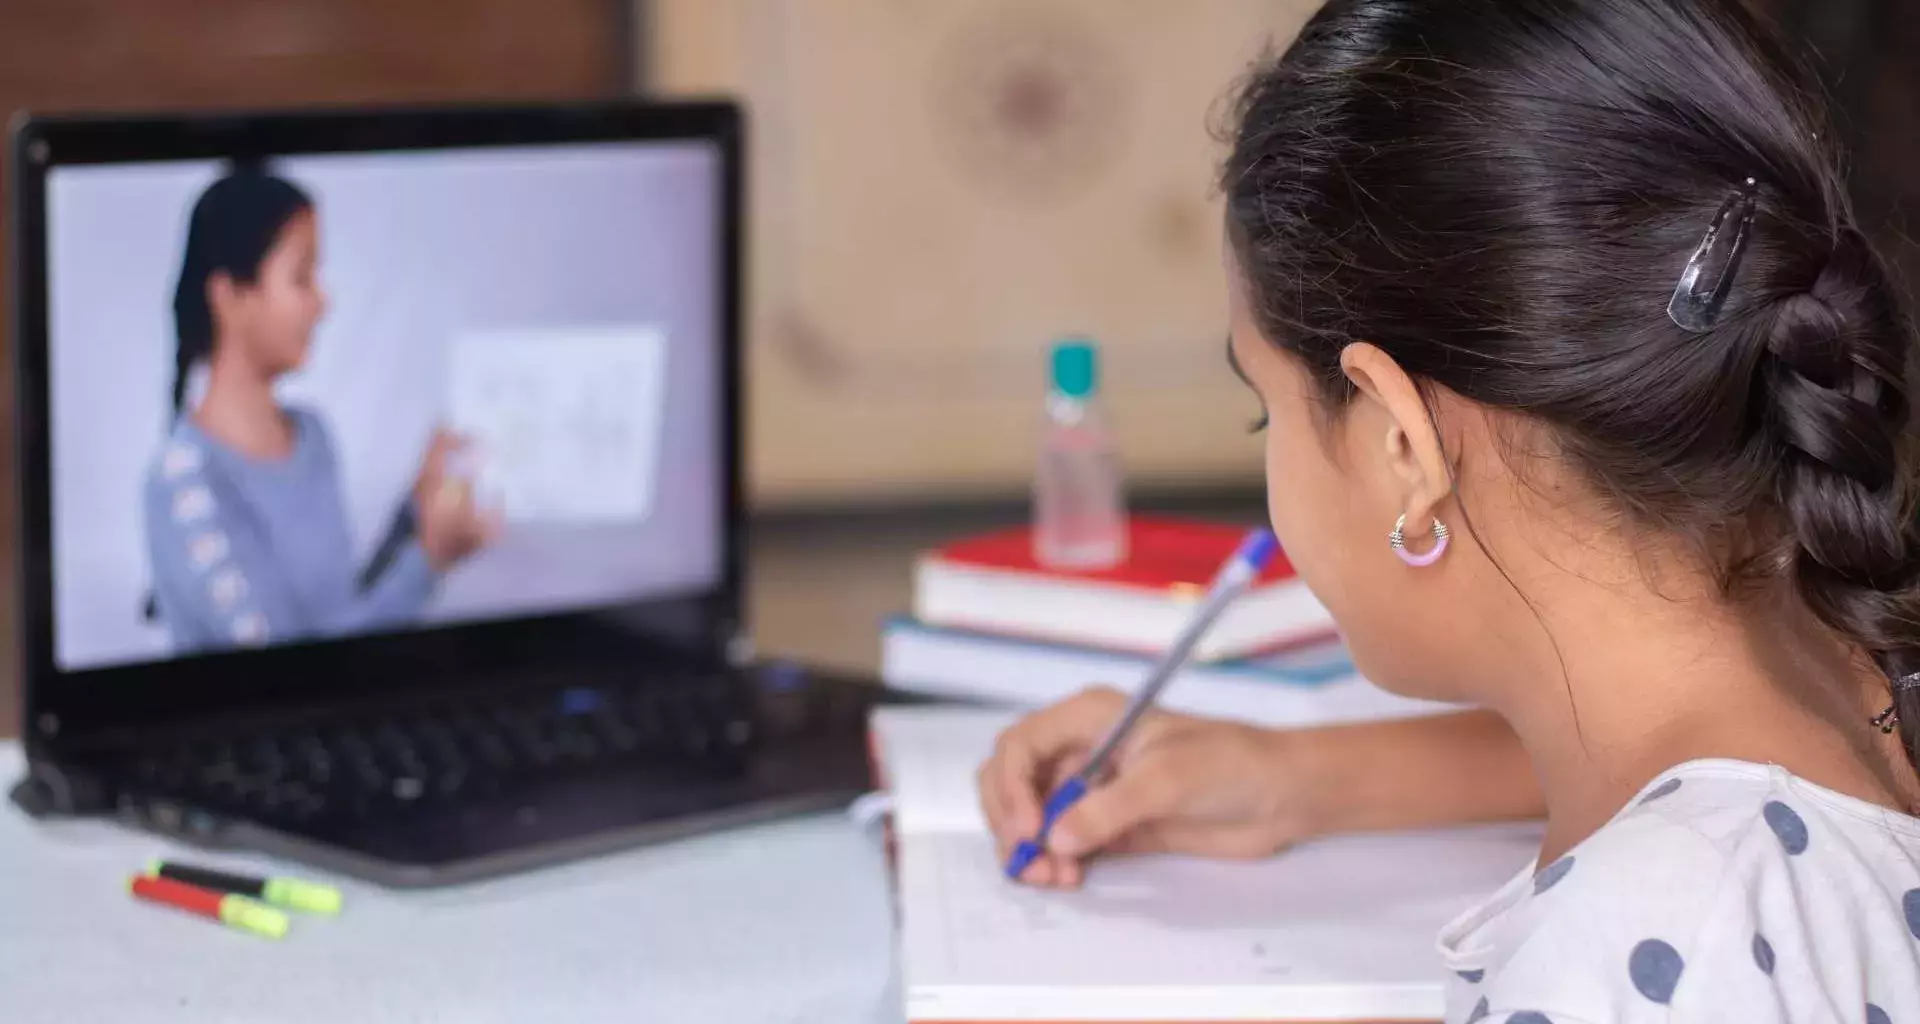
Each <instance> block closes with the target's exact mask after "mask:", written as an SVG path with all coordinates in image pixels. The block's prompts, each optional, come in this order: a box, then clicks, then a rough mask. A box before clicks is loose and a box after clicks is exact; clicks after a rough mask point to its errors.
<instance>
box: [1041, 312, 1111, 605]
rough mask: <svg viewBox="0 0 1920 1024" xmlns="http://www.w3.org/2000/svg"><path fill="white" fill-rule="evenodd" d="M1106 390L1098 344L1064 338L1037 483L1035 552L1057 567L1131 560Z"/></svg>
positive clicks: (1043, 562) (1105, 565) (1108, 564)
mask: <svg viewBox="0 0 1920 1024" xmlns="http://www.w3.org/2000/svg"><path fill="white" fill-rule="evenodd" d="M1099 390H1100V362H1099V352H1098V350H1097V349H1095V348H1094V345H1093V342H1091V341H1088V340H1086V339H1082V338H1071V339H1068V340H1065V341H1062V342H1059V343H1058V344H1056V345H1055V346H1054V348H1053V386H1052V387H1051V388H1050V389H1048V393H1047V423H1046V433H1045V437H1044V438H1043V439H1042V441H1041V446H1040V464H1039V467H1038V469H1037V471H1036V472H1035V474H1034V481H1033V527H1034V529H1033V543H1034V557H1035V558H1036V559H1037V560H1038V561H1039V562H1040V564H1041V565H1044V566H1048V567H1050V568H1056V569H1104V568H1108V567H1111V566H1114V565H1118V564H1119V563H1121V562H1124V561H1126V558H1127V509H1126V494H1125V483H1124V481H1123V480H1122V478H1121V473H1120V459H1119V456H1118V454H1117V452H1116V451H1115V449H1114V442H1113V435H1112V434H1111V433H1110V432H1109V431H1108V429H1107V424H1106V421H1105V419H1103V418H1102V416H1101V412H1100V404H1099V401H1098V396H1099Z"/></svg>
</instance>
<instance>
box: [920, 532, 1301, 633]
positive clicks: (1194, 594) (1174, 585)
mask: <svg viewBox="0 0 1920 1024" xmlns="http://www.w3.org/2000/svg"><path fill="white" fill-rule="evenodd" d="M1246 535H1247V528H1246V527H1242V526H1227V525H1222V524H1218V523H1202V522H1190V521H1185V520H1172V519H1154V518H1134V519H1133V520H1131V521H1130V523H1129V524H1128V545H1127V550H1128V557H1127V561H1126V562H1124V563H1122V564H1120V565H1118V566H1114V567H1113V568H1110V569H1100V570H1090V571H1087V570H1063V569H1053V568H1048V567H1045V566H1042V565H1041V564H1040V563H1039V561H1038V560H1037V559H1036V558H1035V557H1034V553H1033V531H1032V530H1031V529H1029V528H1025V527H1022V528H1020V529H1014V530H1006V531H1002V532H999V533H990V534H987V535H985V536H980V537H973V538H969V539H967V540H963V541H959V542H957V543H954V544H951V545H948V546H947V547H944V548H941V549H940V550H938V551H934V552H931V553H929V554H927V555H925V556H923V557H922V558H921V559H920V563H919V565H918V567H917V569H916V571H915V579H914V614H915V616H916V617H918V618H919V619H920V621H922V622H925V623H927V624H928V625H932V626H942V627H946V628H951V629H967V630H974V631H976V632H984V633H1000V634H1007V635H1012V636H1024V637H1032V638H1036V639H1043V640H1051V641H1056V642H1063V643H1070V644H1078V645H1082V646H1090V647H1105V648H1109V649H1114V650H1123V651H1135V652H1141V653H1158V652H1160V651H1161V650H1164V649H1165V648H1166V647H1167V645H1169V644H1171V643H1172V642H1173V640H1174V637H1175V636H1176V635H1177V634H1178V633H1179V632H1180V630H1181V628H1182V627H1183V626H1185V625H1186V624H1187V621H1188V619H1189V617H1191V616H1192V614H1193V609H1194V606H1195V605H1196V604H1197V603H1198V602H1199V599H1200V598H1201V596H1203V595H1204V594H1205V593H1206V588H1207V584H1208V583H1210V582H1212V580H1213V577H1214V575H1215V574H1216V573H1218V572H1219V571H1220V566H1221V565H1222V564H1223V563H1225V562H1226V560H1227V559H1228V558H1229V557H1230V556H1232V554H1233V552H1234V550H1235V549H1236V548H1238V547H1239V545H1240V542H1241V541H1242V540H1244V539H1245V538H1246ZM1333 633H1334V624H1333V617H1332V616H1331V615H1328V614H1327V610H1326V608H1325V607H1324V606H1322V605H1321V604H1320V602H1319V601H1318V600H1317V599H1316V598H1315V597H1314V596H1313V594H1312V593H1311V592H1309V591H1308V590H1307V588H1306V585H1305V584H1304V583H1302V582H1301V581H1300V578H1299V577H1298V576H1297V575H1295V574H1294V571H1293V566H1292V565H1291V564H1289V563H1288V562H1287V560H1286V557H1285V556H1284V555H1278V556H1275V558H1274V559H1273V562H1272V564H1270V565H1269V566H1268V567H1267V571H1266V573H1265V574H1264V575H1262V576H1261V578H1260V582H1259V583H1258V584H1257V585H1256V586H1254V587H1253V588H1252V589H1250V590H1248V591H1247V592H1246V594H1244V595H1242V596H1241V598H1240V599H1239V600H1238V601H1235V602H1234V603H1233V605H1232V607H1230V608H1228V609H1227V611H1226V612H1225V613H1224V614H1223V615H1221V616H1220V619H1219V621H1217V622H1216V623H1215V624H1214V626H1213V628H1212V629H1211V630H1209V631H1208V633H1207V635H1206V638H1205V639H1203V640H1202V641H1201V642H1200V646H1199V648H1198V649H1197V650H1196V651H1195V652H1194V657H1195V658H1196V659H1198V660H1200V661H1218V660H1221V659H1223V658H1244V657H1250V656H1255V655H1261V654H1269V653H1272V652H1273V651H1276V650H1279V649H1281V648H1285V647H1290V646H1293V645H1296V644H1300V643H1305V642H1309V641H1316V640H1322V639H1325V638H1327V637H1329V636H1332V635H1333Z"/></svg>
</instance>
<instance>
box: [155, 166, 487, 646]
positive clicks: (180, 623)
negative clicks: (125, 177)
mask: <svg viewBox="0 0 1920 1024" xmlns="http://www.w3.org/2000/svg"><path fill="white" fill-rule="evenodd" d="M318 251H319V226H318V223H317V221H316V218H315V211H314V205H313V201H312V200H311V199H310V198H309V197H308V196H307V195H306V194H305V193H304V192H302V191H301V190H300V189H299V188H297V187H296V186H294V185H293V184H291V183H289V182H287V181H285V180H283V179H281V178H278V177H275V176H273V175H271V174H268V173H267V172H266V171H264V170H262V169H260V168H256V167H243V168H239V169H236V170H233V171H231V172H230V173H228V174H227V175H225V176H224V177H222V178H221V179H220V180H218V181H216V182H214V184H213V185H211V186H209V187H208V188H207V190H206V191H205V192H203V193H202V194H201V196H200V198H199V200H198V202H196V203H195V205H194V208H193V214H192V218H191V220H190V222H189V225H188V229H187V242H186V254H185V258H184V259H183V261H182V265H181V270H180V281H179V286H178V289H177V291H176V293H175V295H174V320H175V327H176V334H177V337H178V349H177V351H176V354H175V360H174V379H173V410H174V418H173V426H172V429H171V431H170V433H169V435H168V436H167V438H166V440H165V442H164V443H163V444H162V445H161V449H160V453H159V455H158V456H157V458H156V459H155V461H154V463H153V465H152V467H151V468H150V470H149V471H148V474H147V480H146V494H145V518H146V532H147V548H148V553H149V557H150V558H151V560H152V569H153V581H154V598H155V601H154V610H155V611H157V613H158V616H159V618H160V620H161V621H162V622H163V623H164V624H165V625H166V627H167V629H168V631H169V632H170V633H171V634H172V636H173V640H174V644H175V647H176V648H177V649H179V650H182V651H191V650H206V649H217V648H224V647H236V646H256V645H260V644H265V643H269V642H280V641H285V640H296V639H307V638H315V637H328V636H340V635H345V634H351V633H357V632H362V631H366V630H378V629H384V628H391V627H395V626H401V625H405V624H406V623H409V622H412V621H414V620H416V619H417V618H418V617H419V615H420V613H421V610H422V609H423V608H424V607H425V605H426V603H427V601H428V600H429V599H430V598H431V596H432V594H433V591H434V587H435V584H436V582H437V580H438V578H439V577H440V575H441V574H442V573H444V572H445V571H446V570H447V569H449V568H450V567H452V566H453V565H454V564H455V563H457V562H459V561H460V560H461V559H463V558H465V557H466V556H467V555H469V554H471V553H472V552H473V551H474V550H475V549H477V548H478V547H480V546H481V545H482V544H484V543H485V542H486V541H487V540H488V539H489V538H490V536H491V535H492V533H493V531H494V529H495V524H494V523H493V522H492V520H491V519H489V518H488V517H486V516H484V515H482V514H481V513H480V512H479V511H478V510H477V509H476V508H475V506H474V504H473V501H472V497H471V493H470V491H469V490H468V489H467V488H466V487H465V486H464V485H463V484H462V483H461V482H460V481H459V480H458V479H457V478H456V477H454V476H452V475H450V474H449V473H448V471H447V461H448V457H449V455H450V454H452V452H453V450H454V449H455V447H456V445H457V442H456V441H455V440H454V439H453V438H452V437H450V436H449V435H446V434H444V433H439V434H436V435H435V437H434V440H433V443H432V445H431V446H430V448H429V449H428V451H427V453H426V456H425V458H424V459H423V461H422V464H421V467H420V472H419V475H418V477H417V479H416V481H415V484H414V487H413V491H412V493H411V494H409V495H406V496H405V497H404V498H403V499H402V501H401V503H400V509H399V511H398V513H397V514H396V516H395V521H394V528H393V529H392V530H391V531H390V532H389V534H388V538H387V542H386V543H383V544H382V545H381V546H380V551H379V552H378V553H377V554H376V555H375V557H374V558H373V560H372V562H371V563H370V564H369V565H368V566H367V567H366V568H365V569H361V568H358V567H356V565H355V564H354V563H355V558H354V546H353V538H352V535H351V531H350V530H349V527H348V524H347V518H346V510H345V505H344V502H343V500H342V493H341V486H340V466H339V462H338V459H337V458H336V456H335V453H334V449H333V444H332V441H331V440H330V438H329V437H328V433H327V428H326V425H325V423H324V422H323V421H322V420H321V418H320V417H319V416H318V415H317V414H315V413H314V412H313V411H312V410H309V409H302V408H293V407H286V406H282V405H281V404H280V403H279V402H278V400H277V399H276V398H275V396H274V382H275V381H276V380H277V379H278V378H280V377H281V376H282V375H284V374H287V373H289V372H292V371H294V370H296V369H298V368H299V367H300V366H301V364H302V363H304V362H305V361H306V358H307V354H308V350H309V348H310V347H311V344H312V339H313V329H314V325H315V324H316V323H317V322H318V321H319V319H320V317H321V315H322V313H323V312H324V310H325V305H326V300H325V297H324V295H323V294H322V292H321V290H320V286H319V283H318V281H317V280H316V276H315V264H316V263H317V259H318ZM196 369H204V373H205V388H204V389H203V391H202V395H201V397H200V399H199V401H198V402H197V403H193V404H191V405H189V403H188V402H187V400H186V399H187V392H188V388H187V383H188V378H189V375H190V374H192V373H193V372H194V371H195V370H196Z"/></svg>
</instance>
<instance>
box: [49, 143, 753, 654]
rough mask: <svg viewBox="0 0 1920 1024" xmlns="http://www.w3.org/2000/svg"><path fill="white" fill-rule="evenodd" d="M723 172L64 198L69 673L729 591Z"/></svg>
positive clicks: (256, 166)
mask: <svg viewBox="0 0 1920 1024" xmlns="http://www.w3.org/2000/svg"><path fill="white" fill-rule="evenodd" d="M721 175H722V168H721V155H720V153H719V152H718V151H717V150H716V149H715V148H714V147H713V146H712V145H710V144H708V143H702V142H692V141H671V142H660V141H653V142H620V143H589V144H575V145H545V146H538V147H513V148H503V147H492V148H484V149H438V150H426V151H417V152H404V153H403V152H383V153H358V154H351V155H344V154H341V155H301V156H289V157H286V158H283V159H274V160H267V161H264V162H259V163H248V164H245V165H236V164H230V163H223V162H213V161H180V162H165V163H136V164H126V163H121V164H100V165H77V166H61V167H56V168H54V169H52V170H51V171H50V172H49V174H48V179H47V185H46V195H47V229H46V230H47V235H46V237H47V246H48V249H47V254H46V255H47V268H48V280H47V285H48V292H47V324H48V345H49V394H48V402H49V406H48V423H49V433H50V436H49V443H50V446H51V452H50V461H51V485H52V493H51V526H52V538H51V539H52V568H53V598H54V607H53V613H54V658H55V661H56V664H57V665H58V667H59V668H61V669H62V670H66V671H75V670H86V669H93V668H102V667H107V666H116V665H128V664H136V663H143V662H154V661H160V660H165V659H171V658H179V657H190V656H194V655H198V654H204V653H212V652H218V651H222V650H230V649H234V648H240V647H262V646H271V645H278V644H284V643H295V642H311V641H324V640H330V639H338V638H344V637H350V636H356V635H362V634H368V633H384V632H395V631H406V630H412V629H420V628H427V627H432V626H436V625H442V624H452V623H463V622H477V621H485V620H493V619H503V618H521V617H528V616H537V615H543V614H550V613H557V612H570V611H580V610H589V609H594V608H600V607H608V606H614V605H624V604H628V603H630V602H634V601H637V600H645V599H651V598H656V597H661V598H664V597H673V596H677V595H681V594H694V593H699V592H703V591H708V590H710V589H711V588H713V587H714V586H716V585H717V584H718V583H719V582H720V579H721V575H722V573H723V572H724V566H723V560H724V557H725V555H724V544H725V537H724V536H723V531H724V522H725V514H724V509H723V507H722V505H723V502H724V501H725V493H726V492H725V487H724V483H723V479H722V478H723V475H724V474H725V473H726V472H727V465H726V460H725V457H724V452H723V445H724V443H725V439H724V438H723V436H722V431H723V417H722V416H721V415H719V413H718V411H717V409H716V398H715V396H716V395H717V394H719V393H720V388H721V381H720V375H721V374H722V372H723V369H724V368H723V366H722V359H723V354H722V347H721V344H720V338H719V332H720V331H721V330H722V329H723V325H722V324H721V323H719V322H718V318H719V316H720V310H721V301H720V297H719V292H718V289H720V288H721V287H722V282H721V262H720V261H721V259H722V254H721V252H720V247H721V231H722V228H721V223H722V215H721V210H720V203H721V201H722V196H721V189H722V179H721Z"/></svg>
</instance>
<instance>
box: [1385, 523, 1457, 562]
mask: <svg viewBox="0 0 1920 1024" xmlns="http://www.w3.org/2000/svg"><path fill="white" fill-rule="evenodd" d="M1451 536H1452V535H1451V534H1450V533H1448V531H1447V524H1445V523H1443V522H1441V521H1440V520H1438V519H1435V520H1434V521H1433V549H1432V550H1431V551H1428V552H1426V553H1425V554H1420V555H1416V554H1414V553H1413V552H1411V551H1408V550H1407V517H1406V516H1405V515H1404V514H1403V515H1402V516H1401V517H1400V519H1399V521H1398V522H1396V523H1394V524H1393V532H1392V533H1390V534H1387V544H1388V545H1390V546H1391V547H1392V548H1393V553H1394V554H1396V555H1399V556H1400V560H1401V561H1402V562H1405V563H1407V564H1408V565H1411V566H1413V567H1414V568H1415V569H1424V568H1426V567H1427V566H1429V565H1432V564H1433V563H1435V562H1438V561H1439V560H1440V556H1441V555H1444V554H1446V553H1447V541H1448V540H1449V539H1450V538H1451Z"/></svg>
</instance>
